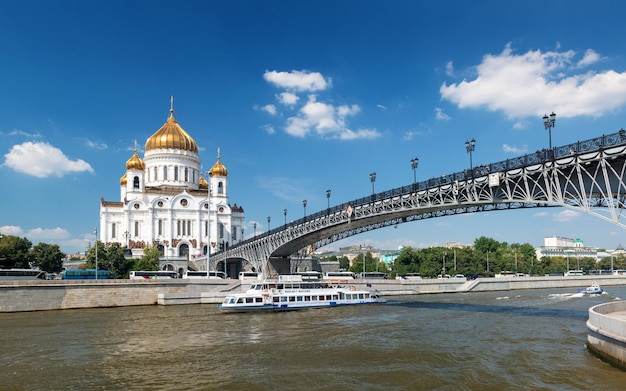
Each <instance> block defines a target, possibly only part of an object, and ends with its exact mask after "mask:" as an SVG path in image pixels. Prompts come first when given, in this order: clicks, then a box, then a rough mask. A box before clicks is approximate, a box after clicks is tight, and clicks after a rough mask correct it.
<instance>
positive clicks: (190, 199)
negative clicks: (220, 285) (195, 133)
mask: <svg viewBox="0 0 626 391" xmlns="http://www.w3.org/2000/svg"><path fill="white" fill-rule="evenodd" d="M205 175H206V178H205ZM243 229H244V211H243V208H241V207H240V206H237V204H234V205H231V204H230V203H229V201H228V170H227V169H226V167H225V166H224V165H223V164H222V162H221V157H220V150H219V149H218V150H217V161H216V162H215V164H214V165H213V167H211V169H210V170H209V171H208V172H206V173H204V172H202V169H201V164H200V157H199V155H198V145H197V144H196V142H195V140H194V139H193V138H192V137H191V136H190V135H189V134H188V133H187V132H186V131H185V130H184V129H183V128H182V127H181V126H180V125H179V124H178V122H177V121H176V119H175V118H174V108H173V105H171V106H170V115H169V118H168V119H167V121H166V122H165V124H164V125H163V126H162V127H161V128H160V129H159V130H157V131H156V132H155V133H154V134H153V135H152V136H150V137H149V138H148V139H147V140H146V145H145V152H144V156H143V159H142V158H141V157H140V156H139V154H138V153H137V148H136V147H135V151H134V153H133V155H132V156H131V157H130V159H128V161H127V162H126V170H125V171H124V175H122V177H121V178H120V201H105V200H104V199H101V200H100V229H99V234H100V237H99V240H100V241H102V242H104V243H105V245H107V246H108V245H110V244H111V243H114V242H118V243H120V244H121V245H122V246H125V247H126V248H127V251H129V252H130V253H131V254H132V257H133V258H140V257H141V256H142V255H143V250H144V248H145V247H146V246H154V247H156V248H157V249H158V250H159V254H160V267H161V269H163V270H175V271H178V272H179V274H182V272H183V271H184V270H187V268H192V269H202V270H206V266H205V265H206V258H207V257H206V255H207V252H210V253H213V252H215V251H219V250H220V249H225V248H228V246H230V245H232V244H236V243H238V242H240V241H242V240H243ZM210 253H209V255H210ZM209 260H210V257H209ZM228 266H231V265H228ZM233 266H236V265H233ZM209 268H210V269H213V270H218V268H219V270H220V271H226V272H227V275H231V274H235V276H236V273H237V271H235V270H233V271H232V272H233V273H228V272H229V271H230V270H224V266H223V265H221V264H220V265H210V266H209Z"/></svg>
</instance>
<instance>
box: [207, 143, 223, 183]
mask: <svg viewBox="0 0 626 391" xmlns="http://www.w3.org/2000/svg"><path fill="white" fill-rule="evenodd" d="M209 172H210V173H211V175H215V176H228V170H227V169H226V167H224V165H223V164H222V162H221V161H220V149H219V148H218V149H217V162H215V164H214V165H213V167H211V169H210V170H209Z"/></svg>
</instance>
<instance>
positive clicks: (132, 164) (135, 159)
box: [126, 148, 146, 171]
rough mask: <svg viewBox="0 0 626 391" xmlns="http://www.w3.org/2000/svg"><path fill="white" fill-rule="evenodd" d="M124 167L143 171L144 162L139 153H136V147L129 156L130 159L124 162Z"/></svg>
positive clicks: (144, 167)
mask: <svg viewBox="0 0 626 391" xmlns="http://www.w3.org/2000/svg"><path fill="white" fill-rule="evenodd" d="M126 169H127V170H139V171H143V170H145V169H146V165H145V163H144V162H143V160H141V158H140V157H139V155H137V148H135V153H133V156H131V157H130V159H128V161H127V162H126Z"/></svg>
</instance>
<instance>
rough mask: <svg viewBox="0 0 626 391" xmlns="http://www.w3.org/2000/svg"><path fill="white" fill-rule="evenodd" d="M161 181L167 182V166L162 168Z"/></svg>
mask: <svg viewBox="0 0 626 391" xmlns="http://www.w3.org/2000/svg"><path fill="white" fill-rule="evenodd" d="M163 180H164V181H166V180H167V166H163Z"/></svg>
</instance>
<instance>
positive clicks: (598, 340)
mask: <svg viewBox="0 0 626 391" xmlns="http://www.w3.org/2000/svg"><path fill="white" fill-rule="evenodd" d="M587 329H588V330H589V333H588V334H587V349H589V351H590V352H592V353H593V354H595V355H596V356H598V357H599V358H601V359H602V360H604V361H606V362H608V363H610V364H611V365H614V366H616V367H618V368H621V369H624V370H626V301H616V302H613V303H605V304H598V305H596V306H594V307H591V308H590V309H589V320H588V321H587Z"/></svg>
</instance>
